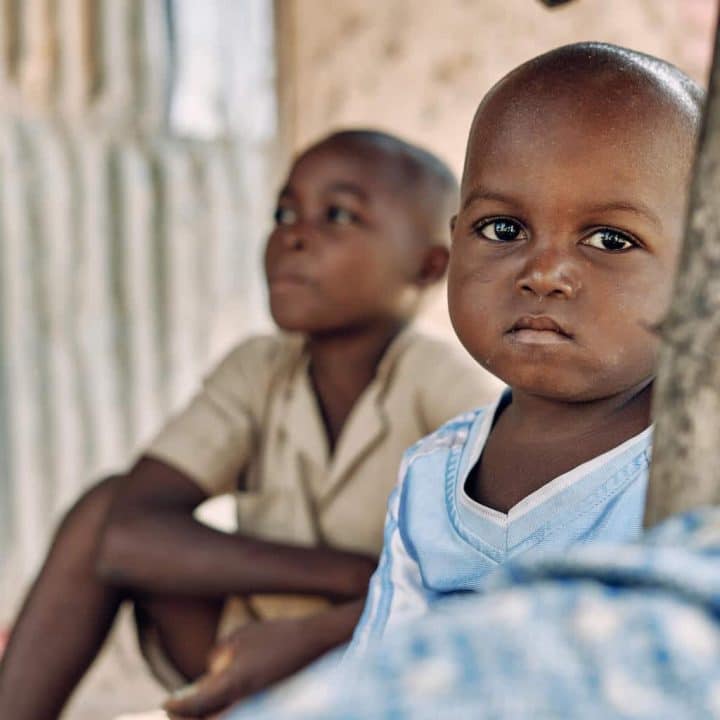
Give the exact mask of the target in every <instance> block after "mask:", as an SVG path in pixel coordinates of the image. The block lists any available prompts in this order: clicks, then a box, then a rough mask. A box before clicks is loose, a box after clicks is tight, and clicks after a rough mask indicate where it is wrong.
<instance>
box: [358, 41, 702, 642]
mask: <svg viewBox="0 0 720 720" xmlns="http://www.w3.org/2000/svg"><path fill="white" fill-rule="evenodd" d="M700 104H701V93H700V91H699V90H698V88H697V87H696V86H695V85H694V84H693V83H692V81H690V80H689V79H688V78H687V77H686V76H685V75H683V74H682V73H681V72H680V71H679V70H678V69H677V68H675V67H673V66H671V65H669V64H667V63H665V62H662V61H660V60H657V59H655V58H651V57H648V56H646V55H642V54H640V53H636V52H633V51H630V50H625V49H622V48H618V47H615V46H611V45H604V44H599V43H581V44H577V45H571V46H567V47H563V48H559V49H557V50H554V51H552V52H550V53H548V54H546V55H543V56H540V57H539V58H536V59H534V60H531V61H529V62H528V63H526V64H524V65H522V66H520V67H519V68H518V69H516V70H515V71H513V72H511V73H510V74H509V75H508V76H507V77H505V78H504V79H503V80H501V81H500V82H499V83H498V84H497V85H496V86H495V87H494V88H493V89H492V90H491V91H490V92H489V93H488V95H487V96H486V97H485V99H484V100H483V101H482V103H481V104H480V107H479V109H478V111H477V114H476V116H475V120H474V122H473V125H472V129H471V132H470V139H469V142H468V150H467V159H466V163H465V170H464V175H463V182H462V191H461V195H462V197H461V204H460V210H459V213H458V215H457V217H456V218H455V220H454V221H453V245H452V249H451V262H450V275H449V290H448V292H449V305H450V315H451V318H452V321H453V325H454V327H455V330H456V332H457V334H458V337H459V338H460V340H461V341H462V343H463V344H464V345H465V347H466V348H467V349H468V350H469V352H470V353H471V354H472V355H473V357H474V358H475V359H476V360H477V362H478V363H480V364H481V365H483V366H484V367H486V368H488V369H490V370H492V372H494V373H495V374H497V375H498V376H499V377H500V378H501V379H503V380H504V381H505V382H507V384H508V385H509V387H510V389H509V391H508V392H506V393H505V394H504V395H503V397H502V398H501V399H500V400H499V402H498V403H496V404H495V405H493V406H491V407H489V408H485V409H480V410H477V411H475V412H474V413H472V414H470V415H466V416H463V417H460V418H457V419H455V420H453V421H451V422H450V423H448V424H447V425H446V426H445V427H443V428H442V429H440V430H439V431H437V432H436V433H434V434H433V435H431V436H430V437H429V438H427V439H425V440H422V441H421V442H420V443H419V444H418V445H416V446H415V447H414V448H412V449H411V450H410V451H409V452H408V453H407V455H406V457H405V460H404V463H403V466H402V469H401V472H400V483H399V485H398V487H397V488H396V490H395V492H394V494H393V496H392V498H391V500H390V505H389V512H388V518H387V524H386V531H385V533H386V535H385V537H386V539H385V548H384V551H383V555H382V558H381V561H380V564H379V567H378V570H377V572H376V574H375V576H374V578H373V581H372V584H371V589H370V592H369V595H368V601H367V605H366V609H365V612H364V616H363V619H362V620H361V623H360V625H359V627H358V630H357V631H356V634H355V640H354V647H355V649H356V650H358V649H360V648H362V647H364V646H366V645H367V644H368V643H369V642H370V641H371V640H373V639H376V638H379V637H381V636H382V634H383V633H384V631H385V630H386V628H389V627H390V626H393V625H395V624H397V623H398V622H400V621H402V620H405V619H407V618H410V617H413V616H417V615H420V614H422V613H423V612H424V611H425V610H426V608H427V607H428V606H429V605H430V604H431V603H432V602H434V601H435V600H436V599H437V598H439V597H442V596H444V595H447V594H448V593H455V592H461V591H468V590H477V589H479V588H480V586H481V584H482V582H483V578H484V576H485V575H486V574H487V573H488V572H489V571H490V570H492V569H493V568H495V567H497V566H498V565H499V564H501V563H504V562H505V561H506V560H508V559H509V558H512V557H514V556H516V555H518V554H520V553H525V552H528V551H540V550H549V549H553V550H564V549H566V548H568V547H570V546H571V545H573V544H575V543H578V542H586V541H589V540H595V539H602V540H627V539H632V538H634V537H636V536H637V535H638V534H639V532H640V528H641V520H642V513H643V506H644V498H645V490H646V484H647V469H648V462H649V456H650V444H651V428H650V395H651V388H652V381H653V377H654V372H655V360H656V353H657V349H658V337H657V335H656V334H655V332H654V330H653V328H654V327H655V326H656V325H657V323H658V321H659V320H660V319H661V318H662V317H663V313H664V310H665V309H666V307H667V304H668V298H669V293H670V289H671V286H672V276H673V271H674V267H675V262H676V256H677V253H678V249H679V246H680V237H681V234H682V223H683V216H684V209H685V198H686V188H687V180H688V174H689V170H690V167H691V159H692V157H693V150H694V145H695V137H696V132H697V126H698V121H699V116H700Z"/></svg>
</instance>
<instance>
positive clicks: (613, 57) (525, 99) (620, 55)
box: [466, 42, 704, 169]
mask: <svg viewBox="0 0 720 720" xmlns="http://www.w3.org/2000/svg"><path fill="white" fill-rule="evenodd" d="M703 100H704V92H703V90H702V89H701V88H700V87H699V86H698V85H697V84H696V83H695V82H694V81H693V80H692V79H691V78H689V77H688V76H687V75H686V74H685V73H684V72H682V70H680V69H679V68H677V67H675V66H674V65H672V64H671V63H668V62H666V61H664V60H660V59H659V58H655V57H652V56H650V55H645V54H644V53H640V52H637V51H635V50H629V49H627V48H622V47H619V46H617V45H611V44H608V43H598V42H582V43H575V44H572V45H565V46H563V47H560V48H556V49H554V50H551V51H550V52H547V53H545V54H544V55H540V56H538V57H536V58H533V59H532V60H529V61H528V62H526V63H524V64H522V65H520V66H519V67H518V68H516V69H515V70H513V71H512V72H510V73H508V75H506V76H505V77H504V78H503V79H502V80H500V81H499V82H498V83H497V84H496V85H495V86H494V87H493V88H492V89H491V90H490V91H489V92H488V94H487V95H486V96H485V98H484V99H483V101H482V102H481V104H480V106H479V108H478V111H477V113H476V115H475V119H474V121H473V127H472V129H471V133H470V137H471V143H472V141H473V137H474V136H475V135H477V133H478V132H482V124H483V123H484V122H486V121H487V120H488V119H489V117H488V115H490V116H491V120H492V122H502V119H503V117H507V113H523V114H525V116H526V119H527V121H528V122H532V120H533V115H537V114H539V113H552V112H561V113H567V112H571V113H573V114H577V115H578V116H582V119H583V120H585V119H588V117H591V116H593V115H595V116H597V120H599V122H598V123H596V127H600V126H601V125H602V124H603V123H604V124H605V126H606V128H607V129H608V135H609V134H610V133H612V131H613V130H614V125H616V124H618V123H620V124H628V123H632V122H635V123H638V125H639V126H641V127H643V128H644V129H645V132H652V130H653V128H656V127H662V128H663V129H664V130H665V129H667V127H668V124H669V127H670V128H671V129H672V130H674V131H675V133H674V135H675V139H676V140H677V141H678V145H677V147H676V148H675V149H676V150H677V151H678V152H676V153H675V158H676V159H677V160H682V161H684V162H685V163H686V164H687V168H688V169H689V167H690V164H691V162H692V158H693V151H694V147H695V139H696V137H697V133H698V130H699V124H700V119H701V117H702V106H703ZM603 116H604V117H603ZM602 140H603V138H601V137H596V138H594V141H596V142H597V141H602ZM472 159H473V155H472V154H470V153H469V154H468V156H467V158H466V169H467V161H470V160H472Z"/></svg>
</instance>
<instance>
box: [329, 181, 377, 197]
mask: <svg viewBox="0 0 720 720" xmlns="http://www.w3.org/2000/svg"><path fill="white" fill-rule="evenodd" d="M328 192H342V193H349V194H351V195H355V196H356V197H357V198H358V199H360V200H362V201H363V202H367V200H368V194H367V193H366V192H365V190H363V188H361V187H360V186H359V185H356V184H355V183H352V182H347V181H344V180H340V181H338V182H334V183H332V184H331V185H329V186H328Z"/></svg>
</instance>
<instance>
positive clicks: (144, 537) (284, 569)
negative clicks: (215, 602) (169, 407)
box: [97, 458, 375, 599]
mask: <svg viewBox="0 0 720 720" xmlns="http://www.w3.org/2000/svg"><path fill="white" fill-rule="evenodd" d="M206 497H207V496H206V494H205V493H204V492H203V491H202V490H201V489H200V488H199V487H198V485H197V484H196V483H195V482H193V481H192V480H191V479H190V478H188V477H186V476H185V475H183V473H181V472H179V471H177V470H175V469H174V468H172V467H170V466H169V465H167V464H165V463H163V462H160V461H158V460H154V459H151V458H143V459H141V460H140V461H139V462H138V464H137V465H136V466H135V467H134V468H133V470H132V471H131V472H130V473H129V474H128V475H127V477H126V478H125V481H124V482H123V483H122V488H121V489H120V490H119V491H118V493H117V495H116V497H115V499H114V501H113V504H112V506H111V508H110V512H109V515H108V521H107V524H106V528H105V530H104V533H103V537H102V540H101V543H100V547H99V551H98V559H97V568H98V572H99V573H100V574H101V576H102V577H103V578H104V579H106V580H107V581H110V582H112V583H114V584H116V585H119V586H124V587H129V588H132V589H135V590H139V591H148V592H156V593H169V594H180V595H186V596H201V597H202V596H204V597H222V596H225V595H228V594H234V593H235V594H240V595H242V594H247V593H276V592H278V593H285V592H287V593H308V594H319V595H325V596H328V597H333V598H338V599H342V598H346V599H354V598H357V597H360V596H362V595H364V593H365V592H366V590H367V584H368V581H369V578H370V575H371V574H372V571H373V569H374V566H375V561H374V560H372V559H371V558H368V557H365V556H361V555H357V554H354V553H349V552H341V551H337V550H330V549H325V548H303V547H296V546H292V545H283V544H279V543H269V542H263V541H259V540H254V539H251V538H248V537H243V536H242V535H228V534H226V533H222V532H218V531H216V530H213V529H211V528H209V527H207V526H205V525H203V524H201V523H199V522H198V521H196V520H195V519H194V518H193V510H194V509H195V508H196V507H197V506H198V505H199V504H200V503H201V502H202V501H203V500H205V499H206Z"/></svg>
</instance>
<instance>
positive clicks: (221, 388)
mask: <svg viewBox="0 0 720 720" xmlns="http://www.w3.org/2000/svg"><path fill="white" fill-rule="evenodd" d="M278 350H279V348H278V347H277V342H276V341H275V339H274V338H271V337H264V338H252V339H251V340H248V341H246V342H244V343H242V344H241V345H239V346H238V347H237V348H235V349H234V350H233V351H232V352H231V353H230V354H229V355H228V356H227V357H226V358H225V359H224V360H223V361H222V362H221V363H220V364H219V365H218V366H217V368H215V370H214V371H213V372H211V373H210V375H208V376H207V378H206V379H205V381H204V383H203V386H202V388H201V389H200V391H199V392H198V393H197V394H196V395H195V397H194V398H193V399H192V400H191V401H190V403H189V404H188V405H187V406H186V407H185V408H184V409H183V410H182V411H181V412H179V413H178V414H177V415H175V416H174V417H173V418H171V419H170V421H169V422H168V423H167V424H166V425H165V427H164V428H163V429H162V430H161V431H160V433H159V434H158V435H157V436H156V437H155V439H154V440H153V441H152V442H151V443H150V445H149V447H148V448H147V449H146V451H145V453H144V454H146V455H149V456H151V457H154V458H157V459H159V460H162V461H163V462H166V463H167V464H168V465H172V466H173V467H175V468H177V469H179V470H180V471H181V472H183V473H185V474H186V475H188V476H189V477H190V478H192V479H193V480H194V481H195V482H196V483H197V484H198V485H199V486H200V487H201V488H202V489H203V490H205V491H206V492H207V493H208V495H221V494H223V493H226V492H231V491H233V490H236V489H237V482H238V476H239V475H240V474H241V473H242V471H243V470H244V469H245V468H246V466H247V464H248V461H249V459H250V457H251V454H252V452H253V448H254V445H255V441H256V437H255V435H256V433H257V427H258V422H259V418H260V417H261V416H262V402H263V397H264V396H265V395H266V393H267V389H268V384H269V376H270V372H269V368H270V367H271V365H272V362H271V358H272V356H273V355H277V353H278Z"/></svg>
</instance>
